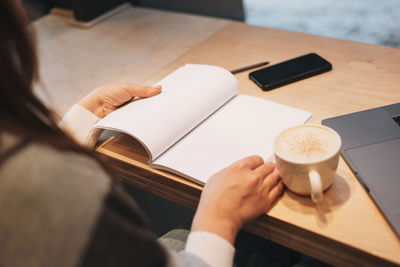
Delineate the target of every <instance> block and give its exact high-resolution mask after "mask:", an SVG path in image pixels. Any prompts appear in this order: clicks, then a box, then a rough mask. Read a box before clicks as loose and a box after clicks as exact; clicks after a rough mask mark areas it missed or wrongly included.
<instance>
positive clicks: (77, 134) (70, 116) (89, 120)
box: [58, 104, 102, 147]
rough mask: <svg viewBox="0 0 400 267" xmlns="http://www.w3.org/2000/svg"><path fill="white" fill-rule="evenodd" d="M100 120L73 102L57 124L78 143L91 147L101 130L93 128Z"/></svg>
mask: <svg viewBox="0 0 400 267" xmlns="http://www.w3.org/2000/svg"><path fill="white" fill-rule="evenodd" d="M99 120H100V118H99V117H97V116H96V115H94V114H93V113H92V112H90V111H89V110H87V109H85V108H84V107H82V106H80V105H78V104H74V105H73V106H72V107H71V109H70V110H69V111H68V112H67V113H66V114H65V115H64V117H63V118H62V120H61V121H60V122H59V124H58V126H59V127H60V128H61V129H63V130H64V131H66V132H67V133H68V134H70V135H71V136H72V137H73V138H74V139H75V140H76V141H77V142H78V143H80V144H82V145H84V146H87V147H93V146H94V145H95V143H96V141H97V139H98V137H99V135H100V133H101V131H102V130H100V129H96V128H93V126H94V125H95V124H96V123H97V122H98V121H99Z"/></svg>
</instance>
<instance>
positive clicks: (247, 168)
mask: <svg viewBox="0 0 400 267" xmlns="http://www.w3.org/2000/svg"><path fill="white" fill-rule="evenodd" d="M283 188H284V187H283V184H282V181H281V179H280V177H279V173H278V171H277V169H276V168H275V164H274V163H272V162H269V163H266V164H265V163H264V160H263V159H262V158H261V157H259V156H250V157H247V158H244V159H242V160H240V161H238V162H236V163H234V164H232V165H231V166H229V167H227V168H225V169H223V170H221V171H220V172H218V173H216V174H214V175H213V176H212V177H211V178H210V179H209V180H208V182H207V184H206V185H205V187H204V190H203V192H202V195H201V198H200V203H199V206H198V209H197V211H196V214H195V217H194V220H193V224H192V231H205V232H210V233H214V234H217V235H219V236H221V237H223V238H225V239H226V240H227V241H229V242H230V243H231V244H233V243H234V241H235V237H236V234H237V233H238V231H239V230H240V228H241V227H242V226H243V224H244V223H246V222H248V221H250V220H252V219H255V218H257V217H258V216H259V215H261V214H262V213H263V212H265V211H266V210H267V209H269V207H270V206H271V204H272V203H273V202H274V200H275V199H276V198H277V197H278V196H279V195H280V194H281V193H282V191H283Z"/></svg>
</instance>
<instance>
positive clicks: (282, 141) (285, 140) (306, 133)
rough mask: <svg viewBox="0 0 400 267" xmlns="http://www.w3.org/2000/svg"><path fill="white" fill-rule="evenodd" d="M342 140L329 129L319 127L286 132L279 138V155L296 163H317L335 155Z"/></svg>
mask: <svg viewBox="0 0 400 267" xmlns="http://www.w3.org/2000/svg"><path fill="white" fill-rule="evenodd" d="M339 146H340V139H338V137H337V136H336V134H335V133H334V132H332V131H330V130H328V129H325V128H323V127H319V126H312V125H307V126H301V127H295V128H292V129H289V130H286V131H285V132H283V133H282V134H280V136H279V137H278V138H277V140H276V143H275V149H276V151H277V153H278V155H280V156H282V157H284V158H285V159H287V160H290V161H295V162H302V163H306V162H315V161H318V160H321V159H325V158H327V157H329V156H332V155H333V154H335V153H336V152H337V151H338V149H339Z"/></svg>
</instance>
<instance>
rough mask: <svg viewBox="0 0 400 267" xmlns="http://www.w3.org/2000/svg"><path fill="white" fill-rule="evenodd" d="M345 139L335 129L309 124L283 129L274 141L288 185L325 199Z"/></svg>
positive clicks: (296, 191)
mask: <svg viewBox="0 0 400 267" xmlns="http://www.w3.org/2000/svg"><path fill="white" fill-rule="evenodd" d="M341 145H342V140H341V138H340V136H339V134H338V133H337V132H335V131H334V130H333V129H331V128H329V127H326V126H323V125H315V124H305V125H299V126H295V127H291V128H289V129H286V130H284V131H283V132H281V133H280V134H279V135H278V136H277V137H276V138H275V141H274V154H275V161H276V166H277V168H278V170H279V173H280V176H281V178H282V181H283V183H284V184H285V185H286V187H287V188H288V189H289V190H290V191H292V192H294V193H296V194H299V195H302V196H310V195H311V199H312V200H313V201H314V202H319V201H321V200H322V197H323V191H325V190H326V189H328V188H329V187H330V186H331V185H332V183H333V180H334V178H335V174H336V170H337V166H338V162H339V152H340V147H341Z"/></svg>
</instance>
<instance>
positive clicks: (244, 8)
mask: <svg viewBox="0 0 400 267" xmlns="http://www.w3.org/2000/svg"><path fill="white" fill-rule="evenodd" d="M130 1H131V2H132V4H134V5H138V6H147V7H153V8H161V9H169V10H175V11H180V12H188V13H197V14H203V15H210V16H218V17H225V18H230V19H235V20H242V21H245V22H246V23H249V24H252V25H258V26H266V27H272V28H279V29H286V30H291V31H297V32H304V33H311V34H316V35H323V36H328V37H335V38H340V39H346V40H353V41H359V42H365V43H371V44H378V45H385V46H391V47H400V0H381V1H376V0H352V1H348V0H283V1H282V0H243V1H242V0H218V1H216V0H203V1H187V0H130ZM23 2H24V3H25V4H26V6H27V7H28V9H29V13H30V16H31V18H32V19H37V18H39V17H40V16H42V15H44V14H47V13H49V11H50V9H51V8H52V7H54V6H61V7H68V5H75V6H79V7H78V8H80V9H81V10H83V11H86V10H88V6H90V9H92V10H94V9H95V8H102V7H103V8H107V5H110V6H111V7H112V5H113V4H112V3H114V6H115V5H118V4H120V3H123V2H126V0H76V1H75V0H23ZM86 3H87V5H86Z"/></svg>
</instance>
